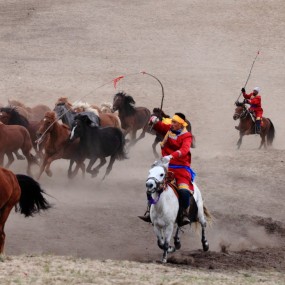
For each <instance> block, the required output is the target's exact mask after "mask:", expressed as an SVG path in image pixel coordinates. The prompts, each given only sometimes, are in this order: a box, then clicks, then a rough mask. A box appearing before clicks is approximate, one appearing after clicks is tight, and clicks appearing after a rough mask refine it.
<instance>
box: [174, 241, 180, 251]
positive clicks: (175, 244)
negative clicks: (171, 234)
mask: <svg viewBox="0 0 285 285" xmlns="http://www.w3.org/2000/svg"><path fill="white" fill-rule="evenodd" d="M174 246H175V249H177V250H179V249H180V248H181V242H180V241H178V242H174Z"/></svg>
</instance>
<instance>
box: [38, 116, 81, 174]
mask: <svg viewBox="0 0 285 285" xmlns="http://www.w3.org/2000/svg"><path fill="white" fill-rule="evenodd" d="M47 134H49V136H48V139H47V141H46V143H45V145H44V149H45V154H44V157H43V161H42V163H41V166H40V172H39V174H38V179H40V177H41V175H42V173H43V171H45V172H46V173H47V175H48V176H52V172H51V170H50V165H51V163H52V162H53V161H54V160H57V159H60V158H63V159H68V160H70V165H69V169H68V177H69V178H72V177H74V176H75V175H76V174H77V173H78V170H79V168H81V170H82V173H83V175H84V173H85V166H84V163H83V162H84V157H82V156H81V155H80V150H79V140H75V141H73V142H70V141H69V136H70V129H69V127H68V126H67V125H64V124H59V123H58V122H57V121H56V115H55V112H46V114H45V117H44V118H43V119H42V120H41V124H40V127H39V129H38V131H37V137H38V138H41V139H44V137H42V136H45V135H47ZM38 143H41V141H39V142H38ZM73 162H76V168H75V170H74V171H73V172H72V165H73Z"/></svg>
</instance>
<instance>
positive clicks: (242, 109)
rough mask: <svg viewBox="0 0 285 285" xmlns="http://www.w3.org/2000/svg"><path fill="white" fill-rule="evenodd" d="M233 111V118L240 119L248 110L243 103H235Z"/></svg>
mask: <svg viewBox="0 0 285 285" xmlns="http://www.w3.org/2000/svg"><path fill="white" fill-rule="evenodd" d="M236 106H237V107H236V108H235V113H234V115H233V119H234V120H237V119H242V118H244V117H245V116H246V114H247V112H248V110H247V108H246V106H245V105H244V104H236Z"/></svg>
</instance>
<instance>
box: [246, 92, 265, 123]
mask: <svg viewBox="0 0 285 285" xmlns="http://www.w3.org/2000/svg"><path fill="white" fill-rule="evenodd" d="M243 97H244V98H245V99H247V100H248V103H249V104H250V108H249V110H250V111H253V112H254V113H255V116H256V117H260V118H261V117H262V114H263V109H262V108H261V96H260V95H256V96H254V94H253V93H250V94H246V93H245V92H244V93H243Z"/></svg>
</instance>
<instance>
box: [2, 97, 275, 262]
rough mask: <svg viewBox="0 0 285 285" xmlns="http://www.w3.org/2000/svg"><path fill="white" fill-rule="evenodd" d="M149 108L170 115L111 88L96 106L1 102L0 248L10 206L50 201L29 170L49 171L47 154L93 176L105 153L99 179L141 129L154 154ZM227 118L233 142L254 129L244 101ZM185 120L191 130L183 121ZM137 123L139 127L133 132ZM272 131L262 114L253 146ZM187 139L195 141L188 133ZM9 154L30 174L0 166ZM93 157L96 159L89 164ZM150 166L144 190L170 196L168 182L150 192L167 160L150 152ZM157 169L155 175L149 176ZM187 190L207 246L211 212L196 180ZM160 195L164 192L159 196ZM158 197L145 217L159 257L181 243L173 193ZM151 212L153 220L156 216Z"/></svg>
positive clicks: (268, 139)
mask: <svg viewBox="0 0 285 285" xmlns="http://www.w3.org/2000/svg"><path fill="white" fill-rule="evenodd" d="M151 115H155V116H157V117H158V118H159V119H160V120H163V119H164V118H169V116H168V115H167V114H165V113H164V112H163V110H161V109H160V108H154V109H153V111H152V113H151V111H150V110H149V109H148V108H146V107H137V106H136V102H135V100H134V99H133V97H132V96H130V95H127V94H126V93H124V92H119V93H117V94H115V95H114V98H113V103H112V104H104V106H103V108H100V107H98V106H96V105H90V104H88V103H86V102H80V101H77V102H75V103H73V104H72V103H70V102H69V101H68V98H65V97H61V98H59V99H58V100H57V102H56V103H55V106H54V108H53V110H51V108H49V107H48V106H46V105H43V104H40V105H37V106H35V107H27V106H25V105H24V104H23V103H21V102H18V101H15V100H13V101H9V105H8V106H7V107H1V108H0V165H1V166H3V163H4V156H5V155H6V156H7V158H8V162H7V164H6V165H5V168H2V167H0V254H1V253H2V252H3V248H4V242H5V232H4V225H5V222H6V220H7V218H8V215H9V213H10V211H11V209H12V208H13V207H14V206H16V209H17V210H19V211H20V212H21V213H22V214H24V215H25V216H32V215H33V214H34V213H37V212H40V211H42V210H47V209H49V208H50V204H49V203H48V202H47V201H46V200H45V198H44V196H43V195H44V194H45V192H44V191H43V190H42V189H41V187H40V185H39V184H38V182H37V181H36V180H34V178H32V177H35V179H37V180H39V179H40V177H41V175H42V174H43V172H45V173H46V174H47V175H48V176H52V171H51V163H52V162H53V161H55V160H58V159H66V160H69V168H68V171H67V175H68V177H69V178H73V177H75V176H76V175H77V173H78V171H79V170H81V172H82V176H84V175H85V172H87V173H89V174H91V176H92V177H96V176H97V175H98V173H99V170H100V168H101V167H102V166H104V165H105V164H106V163H107V158H108V157H110V161H109V163H108V166H107V168H106V172H105V175H104V177H103V179H104V178H105V177H106V176H107V175H108V174H109V173H110V172H111V170H112V167H113V164H114V162H115V160H123V159H126V158H127V151H126V150H127V148H129V147H132V146H134V145H135V144H136V143H137V142H138V141H139V140H141V139H143V138H144V137H145V134H146V133H150V134H154V135H155V139H154V142H153V144H152V150H153V154H154V156H155V157H156V158H158V157H159V154H158V153H157V150H156V146H157V144H158V143H159V142H160V141H162V139H163V138H162V137H161V136H159V135H158V134H156V133H155V132H154V130H153V129H151V128H150V127H149V120H150V117H151ZM233 118H234V120H237V119H239V120H240V125H239V132H240V138H239V141H238V143H237V144H238V148H240V146H241V143H242V138H243V136H244V135H250V134H254V133H255V131H254V121H253V120H252V116H251V114H250V113H249V111H248V109H247V108H246V106H245V105H244V104H243V105H242V104H241V105H239V106H237V108H236V109H235V113H234V116H233ZM187 128H188V131H191V132H192V126H191V123H190V122H189V121H188V126H187ZM139 130H141V133H140V135H139V136H138V137H137V132H138V131H139ZM274 135H275V129H274V125H273V123H272V122H271V120H270V119H268V118H263V120H262V125H261V134H260V136H261V144H260V148H261V147H262V146H264V147H265V148H266V147H267V145H271V144H272V142H273V139H274ZM191 147H192V148H193V147H195V137H194V136H193V142H192V146H191ZM19 150H21V152H22V154H20V153H19ZM33 152H34V154H33ZM14 155H15V156H16V158H17V159H25V160H26V161H27V170H26V171H27V174H28V175H29V176H26V175H15V174H14V173H12V172H11V171H9V170H8V169H6V168H9V166H10V165H11V164H12V162H13V161H14ZM98 159H99V161H100V162H99V164H98V165H97V166H95V167H94V164H95V163H96V162H97V160H98ZM86 160H89V163H88V165H87V167H85V161H86ZM32 164H37V165H39V172H38V173H37V175H35V176H34V175H32V172H31V166H32ZM74 164H75V167H74V166H73V165H74ZM162 172H163V173H162ZM150 173H152V176H151V177H150V176H149V177H148V180H147V184H146V187H147V189H148V191H150V192H151V195H153V196H154V198H158V199H160V202H159V203H162V204H163V203H169V199H168V198H167V195H170V196H171V195H172V196H173V195H174V194H173V193H172V192H173V191H172V190H169V191H163V192H162V193H161V192H160V194H159V197H156V195H157V192H156V190H157V188H156V186H157V185H156V183H158V185H161V183H162V182H161V183H159V180H161V179H162V178H164V179H166V176H167V166H165V165H161V163H160V162H159V160H157V161H156V164H155V165H154V166H153V169H151V170H150ZM157 173H159V176H157V177H156V176H155V175H158V174H157ZM150 182H151V183H150ZM163 185H165V189H164V190H168V188H169V187H168V186H167V185H168V184H167V183H165V181H164V182H163ZM196 189H197V190H196ZM160 190H161V189H160V188H159V191H160ZM194 193H196V194H195V195H196V197H193V199H194V201H193V202H194V203H193V205H194V208H192V212H191V221H192V222H199V223H200V224H201V226H202V244H203V249H204V250H208V248H209V245H208V242H207V240H206V238H205V226H206V220H205V215H206V217H208V218H210V214H209V212H208V211H207V209H206V207H204V206H203V199H202V196H201V193H200V191H199V188H198V187H197V185H195V191H194ZM195 195H194V196H195ZM164 196H165V197H166V198H163V197H164ZM174 196H175V195H174ZM167 201H168V202H167ZM159 203H158V205H152V207H151V219H152V222H153V225H154V230H155V233H156V234H157V239H158V246H159V247H160V248H161V249H162V250H163V258H162V260H163V262H166V261H167V253H169V252H173V251H175V249H178V248H180V246H181V245H180V240H179V228H177V230H176V234H175V237H174V240H175V247H171V246H170V245H169V242H170V237H171V236H172V232H173V230H174V224H175V221H176V217H177V211H178V201H177V197H176V200H175V199H174V202H173V203H174V205H172V206H171V207H170V206H169V205H162V206H161V205H160V204H159ZM159 205H160V206H159ZM169 207H170V208H172V210H173V213H172V214H171V215H169V214H167V215H164V214H162V213H160V212H161V209H167V208H169ZM157 217H159V219H158V220H159V221H156V218H157ZM161 217H164V218H165V219H164V220H163V219H161Z"/></svg>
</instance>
